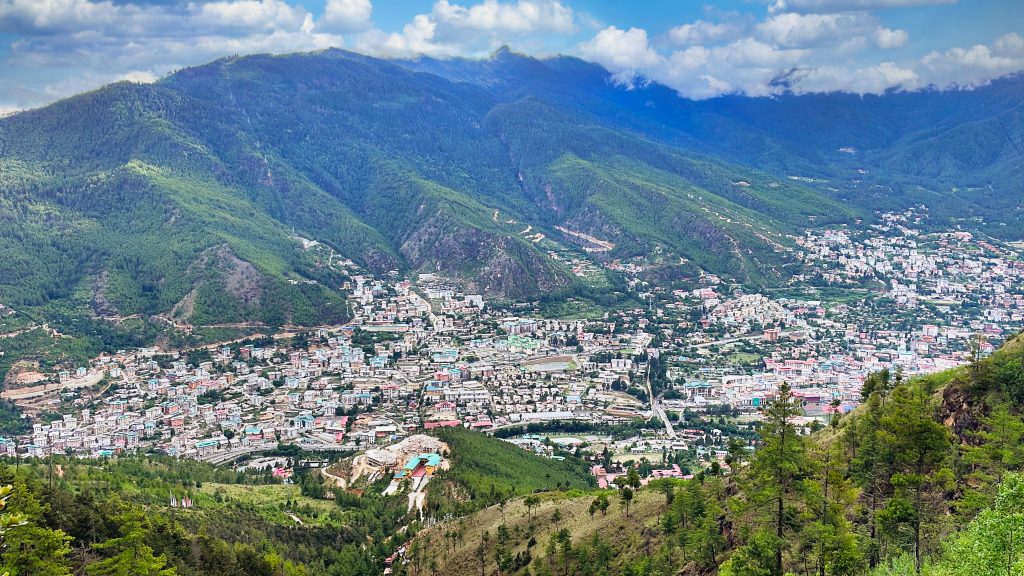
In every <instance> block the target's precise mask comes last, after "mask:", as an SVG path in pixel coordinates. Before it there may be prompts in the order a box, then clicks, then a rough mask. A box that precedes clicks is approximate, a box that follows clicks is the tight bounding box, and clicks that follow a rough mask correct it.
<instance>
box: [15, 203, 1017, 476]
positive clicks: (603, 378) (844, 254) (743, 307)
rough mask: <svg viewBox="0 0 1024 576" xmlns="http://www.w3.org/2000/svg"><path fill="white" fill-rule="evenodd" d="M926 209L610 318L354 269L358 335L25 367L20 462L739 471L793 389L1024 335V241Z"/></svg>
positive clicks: (813, 396)
mask: <svg viewBox="0 0 1024 576" xmlns="http://www.w3.org/2000/svg"><path fill="white" fill-rule="evenodd" d="M921 217H922V216H921V214H919V213H915V212H914V211H908V212H906V213H903V214H885V215H883V217H882V218H881V219H880V223H879V224H874V225H870V226H863V227H856V228H855V227H850V228H847V227H840V228H834V229H824V230H821V229H817V230H808V231H806V232H805V234H804V235H802V236H799V237H795V238H793V248H792V250H794V252H795V254H797V256H798V258H799V259H800V261H801V262H802V263H803V269H802V270H801V272H800V274H796V275H794V280H793V281H792V282H791V285H790V286H789V287H786V288H782V289H778V290H767V291H761V292H755V291H749V292H748V291H744V290H743V289H741V288H739V287H736V286H735V285H732V284H730V283H728V282H727V281H724V280H722V279H720V278H718V277H716V276H713V275H710V274H703V275H701V276H700V277H699V278H696V279H694V280H693V282H692V284H691V285H690V286H689V287H677V286H652V285H650V284H648V283H647V282H644V281H643V280H640V279H638V278H630V279H629V282H630V285H631V286H632V287H633V288H632V289H633V290H635V291H636V293H637V295H638V297H637V304H636V305H635V306H633V307H627V308H621V309H613V310H607V311H605V312H604V313H603V314H601V315H600V316H599V317H596V318H594V317H591V318H580V319H559V318H549V317H544V316H543V315H542V314H540V312H539V310H538V309H537V308H536V307H525V308H524V307H522V306H520V307H517V308H514V309H512V308H510V307H507V306H502V305H495V304H494V303H491V302H488V301H487V300H486V299H485V298H484V297H482V296H480V295H475V294H466V293H463V292H461V291H460V290H459V289H458V288H457V287H455V286H453V285H451V284H449V283H448V282H446V281H445V280H444V279H443V278H439V277H437V276H435V275H433V274H429V273H425V274H418V275H416V277H415V278H408V279H402V278H398V277H393V276H389V277H386V278H375V277H372V276H370V275H369V274H366V273H365V272H363V271H361V270H358V269H356V268H355V267H354V265H352V264H351V262H347V261H341V260H339V262H338V264H336V265H338V266H346V267H347V268H346V271H347V272H348V273H349V274H350V277H351V283H350V286H349V287H348V288H349V302H350V307H351V311H352V318H351V320H350V321H349V322H347V323H345V324H343V325H339V326H330V327H320V328H316V329H312V330H309V331H295V330H293V331H289V332H281V333H278V334H273V335H257V336H252V337H248V338H243V339H240V340H238V341H233V342H229V343H219V344H212V345H207V346H203V347H197V348H192V349H186V350H163V349H160V348H157V347H151V348H144V349H137V350H126V351H120V352H118V353H116V354H104V355H101V356H99V357H97V358H95V359H93V360H92V361H91V362H90V363H89V365H87V366H78V367H74V368H71V367H68V368H66V369H61V370H59V371H57V372H53V373H49V372H44V371H39V370H37V369H35V368H34V367H33V366H31V365H21V366H20V367H19V369H18V370H16V371H12V374H10V375H9V376H8V383H7V386H6V389H5V391H4V392H3V398H5V399H7V400H10V401H13V402H15V403H17V404H18V406H19V407H20V408H21V410H23V411H24V412H25V413H27V414H31V415H34V416H36V419H35V422H34V424H33V427H32V431H31V433H29V434H27V435H25V436H23V437H11V438H2V439H0V453H3V454H6V455H7V456H27V457H45V456H46V455H49V454H73V455H79V456H87V457H102V456H111V455H116V454H118V453H122V452H132V451H136V450H148V451H155V452H158V453H163V454H168V455H172V456H177V457H182V458H193V459H199V460H204V461H207V462H211V463H217V464H224V463H232V462H236V461H245V460H246V459H248V458H251V457H253V456H255V455H258V454H260V453H265V452H272V451H274V450H276V449H278V448H279V447H281V446H283V445H295V446H298V447H299V448H301V449H303V450H305V451H309V452H325V453H333V454H361V455H362V458H363V460H364V461H370V462H377V463H378V464H380V462H379V461H385V460H386V461H387V462H388V463H390V464H391V465H393V466H399V467H401V466H402V465H403V464H406V463H408V467H409V469H408V472H409V473H410V474H412V473H413V472H415V473H416V474H417V475H419V476H417V478H419V477H420V476H422V474H423V470H424V469H427V470H430V471H432V470H433V469H434V468H436V467H437V466H438V465H439V464H440V456H439V455H437V454H436V453H439V452H440V450H439V449H435V448H433V447H431V448H430V449H429V450H428V449H427V448H422V447H420V446H419V445H418V444H417V447H416V449H415V450H412V451H411V452H410V451H408V450H405V451H399V452H398V456H394V455H391V456H388V457H387V458H384V457H383V456H381V454H385V455H386V454H388V453H387V452H386V451H384V452H382V449H385V448H386V447H387V446H392V445H395V444H396V443H399V442H401V441H402V440H403V439H407V438H410V437H412V436H414V435H417V434H420V433H422V432H423V431H429V430H432V429H434V428H438V427H446V426H459V427H465V428H470V429H475V430H479V431H482V432H486V433H488V434H494V435H497V436H499V437H502V438H506V439H509V440H510V441H512V442H515V443H516V444H518V445H520V446H521V447H523V448H524V449H527V450H533V451H535V452H537V453H538V454H541V455H544V456H548V457H559V456H558V455H559V454H564V453H575V454H578V455H583V456H586V457H587V458H589V459H590V460H591V461H592V462H593V463H594V466H593V473H594V474H595V475H596V476H597V477H598V481H599V483H600V484H601V485H607V483H609V482H612V481H613V480H614V478H615V477H616V474H617V473H616V472H615V470H618V471H619V472H618V474H621V471H622V464H623V463H626V462H635V463H641V464H642V465H643V466H644V467H645V472H646V474H645V475H646V476H651V477H656V476H658V475H670V476H678V477H683V476H685V475H687V474H689V473H692V472H693V471H695V470H698V469H705V468H708V467H719V468H721V467H727V466H728V455H729V451H730V450H733V449H736V447H737V446H741V447H747V448H749V447H750V444H751V443H752V442H753V440H754V439H755V438H756V432H755V426H756V422H757V420H758V417H759V410H760V408H761V407H763V406H764V405H765V404H766V403H768V402H770V401H771V400H772V399H773V398H774V397H775V395H776V393H777V390H778V388H779V386H780V385H781V384H782V383H783V382H788V383H789V385H790V386H791V387H792V388H793V389H794V392H795V395H796V396H797V397H798V398H800V399H801V401H802V403H803V405H804V410H805V417H804V419H803V421H802V422H801V425H802V426H803V427H805V429H806V430H811V429H813V428H815V427H816V426H820V425H822V424H824V423H827V422H828V421H829V420H830V419H831V418H834V417H836V416H837V415H841V414H842V413H845V412H848V411H850V410H852V409H853V408H854V407H855V406H856V405H857V404H858V402H859V401H860V399H861V396H860V388H861V384H862V383H863V381H864V378H865V377H866V376H867V375H868V374H870V373H872V372H877V371H880V370H889V371H890V372H891V373H892V374H894V375H896V377H898V378H900V377H909V376H912V375H916V374H926V373H931V372H936V371H940V370H944V369H947V368H950V367H954V366H958V365H962V364H964V363H967V362H969V361H971V360H972V359H974V358H978V357H982V356H984V355H987V354H988V353H989V352H991V351H992V350H993V348H994V347H995V346H997V345H998V344H999V343H1000V342H1001V341H1002V340H1004V339H1005V338H1006V337H1008V336H1011V335H1012V334H1014V333H1016V332H1017V331H1019V330H1020V329H1021V328H1022V327H1024V281H1022V280H1024V262H1022V261H1021V259H1020V255H1019V251H1018V249H1017V248H1014V247H1012V246H1008V245H1001V244H997V243H995V242H994V241H990V240H985V239H981V238H978V237H976V236H974V235H972V234H970V233H968V232H944V233H927V232H925V231H922V230H921V229H920V227H919V224H920V221H921ZM306 245H307V248H309V249H318V248H322V247H318V245H317V243H316V242H309V241H306ZM331 261H332V263H333V254H332V258H331ZM603 266H605V267H608V268H611V267H617V268H618V269H620V270H621V269H623V268H626V266H623V264H622V263H620V262H617V261H616V262H611V263H605V264H603ZM634 268H635V269H636V270H641V269H642V266H640V265H637V266H634ZM421 452H422V454H421ZM374 458H376V460H374ZM385 468H386V467H385ZM369 469H370V468H368V470H369ZM382 469H383V468H382ZM398 470H399V475H397V476H396V479H397V478H400V476H401V469H400V468H399V469H398ZM396 481H397V480H396ZM424 482H425V481H424ZM392 488H394V487H392Z"/></svg>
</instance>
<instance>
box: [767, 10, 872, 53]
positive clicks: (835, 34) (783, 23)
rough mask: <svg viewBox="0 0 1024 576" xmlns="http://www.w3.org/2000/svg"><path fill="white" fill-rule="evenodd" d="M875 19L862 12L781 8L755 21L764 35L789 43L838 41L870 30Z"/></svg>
mask: <svg viewBox="0 0 1024 576" xmlns="http://www.w3.org/2000/svg"><path fill="white" fill-rule="evenodd" d="M879 28H880V27H879V24H878V19H877V18H875V17H874V16H871V15H869V14H865V13H862V12H853V13H846V14H797V13H795V12H784V13H782V14H776V15H774V16H771V17H769V18H768V19H767V20H765V21H764V22H761V23H759V24H758V25H757V31H758V33H760V34H761V35H762V36H763V37H764V38H766V39H768V40H770V41H772V42H774V43H775V44H778V45H780V46H788V47H803V46H816V45H824V44H841V43H842V42H844V41H848V40H850V39H851V38H856V37H862V36H865V35H868V34H873V33H875V32H876V31H877V30H878V29H879Z"/></svg>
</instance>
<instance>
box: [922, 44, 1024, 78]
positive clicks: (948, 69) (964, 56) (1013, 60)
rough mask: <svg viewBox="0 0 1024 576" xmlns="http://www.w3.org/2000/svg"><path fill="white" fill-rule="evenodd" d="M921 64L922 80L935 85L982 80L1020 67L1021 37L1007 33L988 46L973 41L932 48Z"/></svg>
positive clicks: (1023, 50)
mask: <svg viewBox="0 0 1024 576" xmlns="http://www.w3.org/2000/svg"><path fill="white" fill-rule="evenodd" d="M921 65H922V70H923V72H922V76H923V79H924V82H925V83H926V84H930V85H934V86H938V87H939V88H949V87H953V86H975V85H979V84H984V83H986V82H987V81H989V80H991V79H993V78H998V77H1000V76H1004V75H1006V74H1010V73H1012V72H1017V71H1019V70H1022V69H1024V38H1022V37H1021V36H1020V35H1019V34H1014V33H1011V34H1006V35H1004V36H1000V37H999V38H997V39H996V41H995V42H993V44H992V47H991V48H990V47H988V46H985V45H984V44H977V45H975V46H972V47H970V48H952V49H950V50H947V51H946V52H943V53H940V52H932V53H930V54H928V55H927V56H925V57H924V58H923V59H922V60H921Z"/></svg>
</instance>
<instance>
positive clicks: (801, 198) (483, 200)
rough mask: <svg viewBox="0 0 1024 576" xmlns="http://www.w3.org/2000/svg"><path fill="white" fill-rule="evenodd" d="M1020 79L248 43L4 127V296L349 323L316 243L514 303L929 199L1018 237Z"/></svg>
mask: <svg viewBox="0 0 1024 576" xmlns="http://www.w3.org/2000/svg"><path fill="white" fill-rule="evenodd" d="M1022 150H1024V77H1021V76H1015V77H1009V78H1005V79H1002V80H998V81H995V82H993V83H991V84H990V85H987V86H984V87H979V88H976V89H973V90H953V91H922V92H909V93H907V92H893V93H888V94H885V95H881V96H858V95H851V94H819V95H792V94H786V95H782V96H778V97H774V98H748V97H743V96H727V97H720V98H715V99H710V100H704V101H692V100H687V99H684V98H681V97H679V96H678V95H676V94H675V93H674V92H673V91H672V90H671V89H669V88H666V87H664V86H661V85H659V84H656V83H652V82H646V81H644V80H643V79H639V78H638V79H635V80H634V82H633V83H632V84H630V85H623V84H621V83H618V82H616V81H614V79H613V77H612V76H611V75H610V74H609V72H607V71H606V70H604V69H603V68H601V67H599V66H597V65H595V64H591V63H588V62H584V61H582V60H579V59H575V58H570V57H555V58H551V59H544V60H541V59H535V58H531V57H528V56H523V55H519V54H515V53H512V52H510V51H508V50H507V49H502V50H499V51H497V52H495V53H494V54H493V55H492V56H491V57H489V58H487V59H482V60H464V59H451V60H436V59H430V58H420V59H416V60H381V59H375V58H371V57H368V56H363V55H359V54H355V53H351V52H346V51H342V50H335V49H331V50H327V51H323V52H317V53H309V54H290V55H283V56H270V55H255V56H246V57H234V58H225V59H221V60H217V61H215V62H212V63H210V64H207V65H203V66H197V67H191V68H185V69H182V70H180V71H178V72H176V73H174V74H171V75H169V76H167V77H165V78H163V79H161V80H159V81H157V82H155V83H152V84H134V83H126V82H122V83H117V84H113V85H110V86H107V87H104V88H102V89H99V90H96V91H93V92H89V93H86V94H82V95H79V96H76V97H73V98H69V99H66V100H62V101H59V102H56V103H54V104H52V105H49V106H46V107H44V108H40V109H36V110H31V111H26V112H22V113H19V114H15V115H12V116H9V117H6V118H3V119H0V252H2V253H3V254H4V258H3V259H0V304H5V305H7V306H10V307H13V308H15V309H21V310H39V311H43V312H44V316H45V315H47V314H54V313H58V312H59V313H69V314H84V313H87V314H89V315H91V316H98V317H121V318H123V317H128V316H132V315H152V314H164V315H166V316H167V317H169V318H172V319H174V320H175V321H180V322H190V323H194V324H216V323H225V322H239V321H243V320H258V321H261V322H265V323H267V324H272V325H282V324H306V325H310V324H317V323H323V322H328V321H335V320H341V319H343V318H345V316H346V313H347V312H346V309H345V304H344V299H343V297H342V296H341V295H340V294H339V292H338V291H337V290H336V288H337V287H338V286H340V285H341V283H342V282H343V281H344V278H343V275H342V274H341V273H339V272H337V271H335V270H332V269H331V268H330V267H329V266H328V265H327V264H325V262H324V261H323V258H322V257H321V256H320V255H318V254H316V253H313V252H311V251H308V250H306V249H305V248H304V247H305V246H307V244H308V243H307V244H304V243H302V242H301V241H300V240H299V238H300V237H301V238H306V239H313V240H316V241H318V242H320V243H321V244H322V245H324V246H327V247H329V249H330V250H333V251H335V252H336V253H337V254H339V255H340V256H342V257H346V258H351V259H352V260H354V261H355V262H356V263H358V264H360V265H362V266H364V267H366V268H367V269H370V270H372V271H373V272H376V273H384V272H388V271H391V270H398V271H420V272H436V273H439V274H441V275H443V276H446V277H450V278H453V279H456V280H458V281H461V282H462V283H463V284H464V285H465V286H466V288H467V289H468V290H471V291H476V292H481V293H484V294H487V295H489V296H494V297H497V298H504V299H513V300H516V299H524V298H534V297H536V296H538V295H540V294H546V295H549V296H550V295H553V294H554V295H557V294H569V293H573V292H574V291H575V292H579V291H581V290H583V291H591V292H600V291H601V290H604V289H608V288H607V286H609V285H610V284H612V283H613V282H614V279H613V278H610V277H608V274H607V273H606V272H602V271H600V269H598V268H595V269H597V270H598V272H596V273H593V274H589V275H583V276H581V275H579V274H576V273H574V270H573V269H574V268H577V269H578V265H577V264H578V262H581V261H588V260H589V261H598V262H608V261H611V260H614V259H620V260H627V259H630V258H640V259H642V260H644V261H645V262H647V263H649V264H652V265H654V266H657V267H659V268H660V269H661V270H662V273H663V274H664V275H665V277H670V278H686V277H695V276H697V275H698V274H700V273H702V272H709V273H715V274H719V275H721V276H724V277H725V278H727V279H730V280H734V281H736V282H738V283H741V284H745V285H751V286H770V285H775V284H779V283H781V282H782V281H783V279H784V277H785V274H784V272H783V270H784V269H785V268H784V267H785V266H788V265H792V264H794V263H795V258H794V254H793V251H792V246H793V240H792V236H793V235H794V234H798V233H799V232H800V231H801V230H802V229H803V228H806V227H808V226H820V225H827V224H839V223H848V222H853V221H854V220H855V219H865V218H866V219H870V218H873V217H874V215H875V214H876V213H877V212H878V211H881V210H900V209H905V208H907V207H909V206H914V205H920V204H924V205H926V206H927V207H928V209H929V214H930V220H931V223H932V224H933V225H934V226H936V227H940V226H941V227H946V228H948V227H951V226H961V227H964V228H966V229H972V230H978V231H981V232H983V233H986V234H990V235H992V236H995V237H997V238H1003V239H1007V240H1019V239H1021V238H1024V225H1022V224H1024V217H1022V214H1024V211H1022V197H1024V194H1022V184H1021V182H1022V181H1024V180H1022V176H1024V174H1022V173H1021V172H1022V170H1024V167H1022V165H1021V162H1020V159H1021V157H1022V156H1024V155H1022Z"/></svg>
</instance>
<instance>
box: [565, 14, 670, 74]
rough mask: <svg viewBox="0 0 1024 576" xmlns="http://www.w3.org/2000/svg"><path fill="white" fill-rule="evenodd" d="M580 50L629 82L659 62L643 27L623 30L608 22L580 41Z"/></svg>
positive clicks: (658, 57)
mask: <svg viewBox="0 0 1024 576" xmlns="http://www.w3.org/2000/svg"><path fill="white" fill-rule="evenodd" d="M579 52H580V54H582V55H583V57H584V58H587V59H588V60H592V61H594V62H597V63H599V64H601V65H602V66H604V67H605V68H608V69H609V70H611V71H612V72H615V73H616V74H617V75H618V77H619V78H620V79H622V80H623V81H625V82H631V81H632V79H633V78H634V77H635V76H636V74H637V73H638V72H639V71H642V70H644V69H646V68H650V67H653V66H655V65H658V64H659V63H660V62H661V57H660V56H658V53H657V52H655V51H654V49H653V48H651V46H650V44H649V43H648V41H647V31H646V30H644V29H642V28H630V29H629V30H622V29H620V28H616V27H615V26H609V27H607V28H605V29H604V30H601V31H600V32H598V33H597V35H596V36H594V38H593V39H591V40H589V41H587V42H584V43H582V44H580V45H579Z"/></svg>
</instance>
